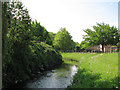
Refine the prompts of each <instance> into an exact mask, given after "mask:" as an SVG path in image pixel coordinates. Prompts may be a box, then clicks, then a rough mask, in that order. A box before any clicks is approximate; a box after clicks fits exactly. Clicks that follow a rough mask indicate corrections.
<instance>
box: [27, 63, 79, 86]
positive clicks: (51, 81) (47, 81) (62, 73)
mask: <svg viewBox="0 0 120 90" xmlns="http://www.w3.org/2000/svg"><path fill="white" fill-rule="evenodd" d="M77 70H78V67H77V66H76V65H71V64H62V65H61V67H59V68H57V69H54V70H51V71H46V73H45V74H44V75H43V76H41V77H40V78H38V79H35V80H31V81H29V82H28V83H27V84H26V86H25V87H26V88H67V86H68V85H70V84H71V83H72V81H73V76H74V75H75V73H77Z"/></svg>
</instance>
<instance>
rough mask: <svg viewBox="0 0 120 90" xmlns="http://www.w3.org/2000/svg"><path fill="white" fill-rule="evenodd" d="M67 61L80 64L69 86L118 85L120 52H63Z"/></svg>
mask: <svg viewBox="0 0 120 90" xmlns="http://www.w3.org/2000/svg"><path fill="white" fill-rule="evenodd" d="M62 57H63V58H69V59H74V60H77V61H79V62H72V61H68V60H64V62H65V63H73V64H76V65H78V67H79V69H78V72H77V74H76V75H75V76H74V78H73V83H72V85H70V86H69V87H68V88H116V87H118V53H111V54H110V53H104V54H91V53H88V54H81V53H62Z"/></svg>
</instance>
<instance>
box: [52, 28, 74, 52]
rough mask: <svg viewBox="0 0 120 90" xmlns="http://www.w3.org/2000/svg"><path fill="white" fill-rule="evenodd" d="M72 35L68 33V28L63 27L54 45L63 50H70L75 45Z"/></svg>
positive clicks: (56, 36)
mask: <svg viewBox="0 0 120 90" xmlns="http://www.w3.org/2000/svg"><path fill="white" fill-rule="evenodd" d="M71 38H72V36H71V35H70V34H69V33H68V31H67V30H66V28H61V29H60V30H59V31H58V32H57V34H56V35H55V38H54V41H53V46H54V47H55V48H56V49H58V50H62V51H67V50H70V49H71V48H72V47H73V45H72V44H73V41H72V39H71Z"/></svg>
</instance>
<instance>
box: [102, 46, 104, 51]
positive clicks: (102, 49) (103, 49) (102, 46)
mask: <svg viewBox="0 0 120 90" xmlns="http://www.w3.org/2000/svg"><path fill="white" fill-rule="evenodd" d="M102 53H104V44H102Z"/></svg>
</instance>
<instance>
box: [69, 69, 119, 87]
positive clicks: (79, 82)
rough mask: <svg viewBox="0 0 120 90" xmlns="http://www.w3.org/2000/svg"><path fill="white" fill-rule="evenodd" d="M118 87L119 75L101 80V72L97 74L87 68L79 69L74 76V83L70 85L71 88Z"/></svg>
mask: <svg viewBox="0 0 120 90" xmlns="http://www.w3.org/2000/svg"><path fill="white" fill-rule="evenodd" d="M117 87H118V77H115V78H113V79H111V80H105V81H102V80H101V74H95V73H92V72H91V73H90V72H87V71H86V70H85V69H82V70H81V69H78V72H77V74H76V75H75V76H74V78H73V83H72V85H70V86H68V88H67V89H70V88H112V89H116V88H117Z"/></svg>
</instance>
